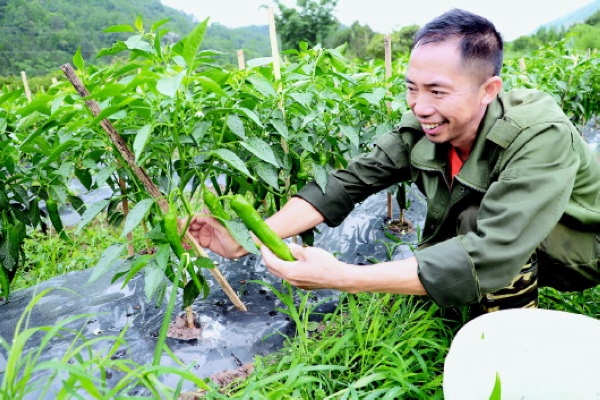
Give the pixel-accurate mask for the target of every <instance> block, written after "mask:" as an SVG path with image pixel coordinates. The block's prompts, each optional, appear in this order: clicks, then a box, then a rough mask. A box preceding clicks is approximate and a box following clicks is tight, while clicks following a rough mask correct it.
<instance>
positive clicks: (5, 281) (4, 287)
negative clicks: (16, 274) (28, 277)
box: [0, 265, 10, 300]
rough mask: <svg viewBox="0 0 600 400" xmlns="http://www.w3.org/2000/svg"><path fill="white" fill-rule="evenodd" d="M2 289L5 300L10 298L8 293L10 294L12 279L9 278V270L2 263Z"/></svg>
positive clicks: (0, 273)
mask: <svg viewBox="0 0 600 400" xmlns="http://www.w3.org/2000/svg"><path fill="white" fill-rule="evenodd" d="M0 289H2V293H4V300H6V299H8V295H9V294H10V280H9V279H8V271H7V270H5V269H4V267H3V266H2V265H0Z"/></svg>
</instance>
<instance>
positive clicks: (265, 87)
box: [247, 75, 277, 98]
mask: <svg viewBox="0 0 600 400" xmlns="http://www.w3.org/2000/svg"><path fill="white" fill-rule="evenodd" d="M247 79H248V82H250V83H251V84H252V86H253V87H254V89H256V90H257V91H258V92H260V93H261V94H262V95H263V96H265V97H270V98H273V97H277V92H276V91H275V88H274V87H273V83H272V82H271V81H269V80H268V79H267V78H265V77H264V76H262V75H254V76H249V77H248V78H247Z"/></svg>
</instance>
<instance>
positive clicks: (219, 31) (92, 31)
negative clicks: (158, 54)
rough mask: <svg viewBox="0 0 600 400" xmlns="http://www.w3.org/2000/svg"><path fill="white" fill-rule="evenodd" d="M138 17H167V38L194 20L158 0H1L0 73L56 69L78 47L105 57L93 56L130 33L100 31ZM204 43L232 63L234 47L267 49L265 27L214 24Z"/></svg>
mask: <svg viewBox="0 0 600 400" xmlns="http://www.w3.org/2000/svg"><path fill="white" fill-rule="evenodd" d="M137 16H141V17H142V20H143V21H144V27H145V29H147V30H148V29H150V26H151V25H152V24H153V23H154V22H157V21H160V20H164V19H167V18H168V19H170V21H169V22H168V23H166V24H165V25H163V26H162V27H161V29H167V30H169V31H171V32H172V34H170V35H169V36H168V39H169V40H178V38H179V37H181V36H185V35H186V34H188V33H189V32H191V30H192V29H193V27H194V26H195V24H196V22H195V21H194V19H193V18H192V16H190V15H186V14H185V13H183V12H181V11H178V10H175V9H173V8H170V7H166V6H163V5H162V4H161V3H160V0H127V1H121V0H85V1H83V0H78V1H73V0H0V71H2V72H1V73H0V75H2V76H9V75H18V74H20V71H22V70H24V71H26V72H27V74H28V75H29V76H35V75H43V74H47V73H49V72H53V71H57V70H58V67H59V66H60V65H62V64H64V63H66V62H69V61H70V60H71V59H72V57H73V54H75V52H76V51H77V48H78V47H81V51H82V54H83V56H84V58H85V59H86V60H91V61H92V62H94V63H102V62H106V61H108V59H104V60H103V59H95V57H96V55H97V53H98V51H99V50H100V49H102V48H106V47H110V46H111V45H112V44H113V43H114V42H115V41H116V40H120V39H121V40H122V39H126V38H127V37H128V36H129V35H128V34H120V33H106V32H104V30H105V29H106V28H108V27H109V26H112V25H120V24H128V25H133V24H134V22H135V20H136V17H137ZM203 47H204V48H212V49H218V50H221V51H225V52H226V53H227V54H224V55H223V56H221V59H222V60H226V61H228V62H235V56H236V55H235V50H236V49H237V48H244V49H245V50H246V52H247V56H248V57H258V56H266V55H268V54H269V52H270V45H269V41H268V29H267V27H266V26H264V27H244V28H238V29H229V28H226V27H224V26H221V25H218V24H213V25H210V27H209V28H208V31H207V33H206V38H205V41H204V46H203Z"/></svg>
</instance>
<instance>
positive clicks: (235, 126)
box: [227, 114, 246, 139]
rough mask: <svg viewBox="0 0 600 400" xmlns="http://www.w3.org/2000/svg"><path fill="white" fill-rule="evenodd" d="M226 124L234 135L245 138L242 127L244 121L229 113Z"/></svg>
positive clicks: (244, 130)
mask: <svg viewBox="0 0 600 400" xmlns="http://www.w3.org/2000/svg"><path fill="white" fill-rule="evenodd" d="M227 126H228V127H229V129H231V131H232V132H233V133H235V135H236V136H238V137H240V138H241V139H246V129H245V128H244V122H243V121H242V119H241V118H240V117H239V116H237V115H236V114H229V116H228V117H227Z"/></svg>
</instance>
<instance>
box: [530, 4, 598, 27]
mask: <svg viewBox="0 0 600 400" xmlns="http://www.w3.org/2000/svg"><path fill="white" fill-rule="evenodd" d="M598 10H600V0H596V1H594V2H592V3H590V4H588V5H586V6H583V7H581V8H579V9H577V10H575V11H572V12H570V13H568V14H566V15H564V16H562V17H559V18H557V19H555V20H553V21H550V22H548V23H547V24H544V25H542V26H540V28H554V29H566V28H568V27H570V26H571V25H573V24H576V23H579V22H583V21H585V20H586V19H587V18H588V17H590V16H591V15H592V14H594V13H595V12H596V11H598Z"/></svg>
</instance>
